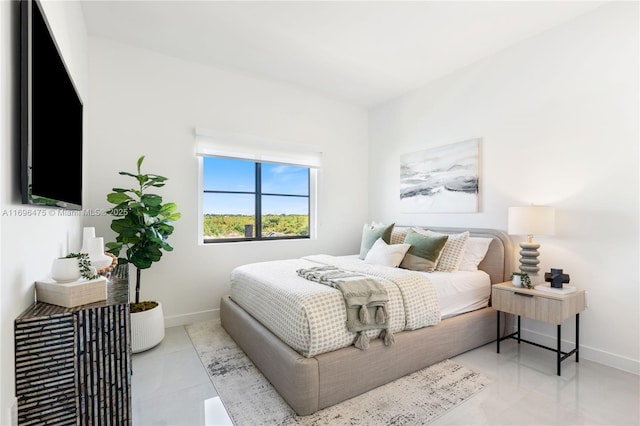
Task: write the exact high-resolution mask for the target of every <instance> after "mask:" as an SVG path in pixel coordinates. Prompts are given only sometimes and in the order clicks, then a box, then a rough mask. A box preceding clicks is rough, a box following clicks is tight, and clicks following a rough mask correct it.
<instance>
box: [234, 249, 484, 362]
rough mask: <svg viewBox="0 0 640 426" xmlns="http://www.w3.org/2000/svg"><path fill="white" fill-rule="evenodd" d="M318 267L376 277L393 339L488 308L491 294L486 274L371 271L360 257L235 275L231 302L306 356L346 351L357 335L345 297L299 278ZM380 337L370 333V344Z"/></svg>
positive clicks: (270, 265) (253, 268)
mask: <svg viewBox="0 0 640 426" xmlns="http://www.w3.org/2000/svg"><path fill="white" fill-rule="evenodd" d="M318 264H333V265H336V266H338V267H340V268H341V269H348V270H355V271H358V272H361V273H367V274H370V275H374V276H376V277H378V278H379V279H380V280H381V283H382V284H383V286H384V287H385V289H386V290H387V293H388V294H389V302H388V304H387V308H388V312H389V316H390V317H389V318H390V322H389V329H390V331H391V332H392V333H397V332H400V331H403V330H413V329H417V328H421V327H427V326H431V325H436V324H437V323H439V322H440V320H441V318H446V317H449V316H453V315H456V314H458V313H461V312H467V311H470V310H474V309H477V308H479V307H483V306H481V305H483V304H484V306H486V301H488V295H489V294H490V291H491V287H490V284H489V277H488V275H487V274H486V273H484V272H482V271H476V272H469V271H467V272H464V273H450V272H439V273H422V272H416V271H408V270H405V269H400V268H389V267H385V266H378V265H369V264H366V263H364V262H363V261H361V260H359V259H357V256H337V257H334V256H327V255H316V256H307V257H305V258H300V259H289V260H281V261H271V262H261V263H254V264H249V265H243V266H240V267H238V268H236V269H234V270H233V271H232V273H231V299H232V300H234V301H235V302H236V303H238V304H239V305H240V306H241V307H242V308H244V309H245V310H246V311H247V312H248V313H249V314H251V315H252V316H253V317H254V318H256V319H257V320H258V321H259V322H260V323H262V324H263V325H264V326H265V327H267V328H268V329H270V330H271V331H272V332H273V333H274V334H276V335H277V336H278V337H279V338H280V339H281V340H282V341H283V342H285V343H287V344H288V345H289V346H291V347H292V348H293V349H294V350H296V351H298V352H299V353H300V354H302V355H303V356H306V357H312V356H315V355H318V354H321V353H324V352H329V351H333V350H336V349H340V348H343V347H347V346H349V345H351V344H352V343H353V340H354V337H355V334H354V333H351V332H349V331H348V330H347V328H346V311H345V308H344V300H343V298H342V295H341V293H340V292H339V291H337V290H335V289H333V288H331V287H328V286H325V285H321V284H317V283H314V282H310V281H308V280H305V279H304V278H301V277H299V276H298V275H297V273H296V271H297V270H298V269H300V268H308V267H311V266H317V265H318ZM458 277H460V278H458ZM481 287H486V288H485V289H482V288H481ZM456 294H458V295H456ZM469 295H471V296H473V297H471V296H469ZM485 299H486V300H485ZM440 300H441V301H442V302H440ZM378 333H379V330H371V331H369V332H367V334H368V335H369V336H370V337H371V338H375V337H376V336H377V334H378Z"/></svg>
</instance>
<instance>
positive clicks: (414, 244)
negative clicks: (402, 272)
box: [400, 229, 449, 272]
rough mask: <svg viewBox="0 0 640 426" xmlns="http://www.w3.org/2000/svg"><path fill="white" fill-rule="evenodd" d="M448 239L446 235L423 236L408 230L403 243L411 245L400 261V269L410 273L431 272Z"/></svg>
mask: <svg viewBox="0 0 640 426" xmlns="http://www.w3.org/2000/svg"><path fill="white" fill-rule="evenodd" d="M448 238H449V236H448V235H424V234H421V233H418V232H416V231H414V230H413V229H410V230H409V231H408V232H407V236H406V237H405V238H404V242H405V244H411V247H410V248H409V251H407V254H405V256H404V259H402V263H401V264H400V267H401V268H405V269H411V270H412V271H425V272H433V271H434V270H435V268H436V264H437V263H438V258H439V257H440V253H442V249H444V245H445V244H446V243H447V239H448Z"/></svg>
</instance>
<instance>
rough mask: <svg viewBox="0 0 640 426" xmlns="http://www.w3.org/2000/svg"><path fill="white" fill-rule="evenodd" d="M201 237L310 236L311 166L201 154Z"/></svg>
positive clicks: (213, 239)
mask: <svg viewBox="0 0 640 426" xmlns="http://www.w3.org/2000/svg"><path fill="white" fill-rule="evenodd" d="M202 161H203V164H202V171H203V176H202V178H203V180H202V181H203V194H202V197H203V198H202V200H203V202H202V205H203V224H202V229H203V241H204V242H205V243H210V242H225V241H251V240H274V239H293V238H309V236H310V210H311V203H310V176H311V169H310V168H309V167H303V166H294V165H287V164H272V163H262V162H256V161H249V160H243V159H232V158H221V157H206V156H205V157H203V160H202Z"/></svg>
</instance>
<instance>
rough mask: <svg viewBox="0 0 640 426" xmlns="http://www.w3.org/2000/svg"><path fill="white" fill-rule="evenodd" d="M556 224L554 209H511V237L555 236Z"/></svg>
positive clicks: (545, 207)
mask: <svg viewBox="0 0 640 426" xmlns="http://www.w3.org/2000/svg"><path fill="white" fill-rule="evenodd" d="M555 222H556V221H555V209H554V208H553V207H549V206H526V207H509V227H508V232H509V234H511V235H553V234H555Z"/></svg>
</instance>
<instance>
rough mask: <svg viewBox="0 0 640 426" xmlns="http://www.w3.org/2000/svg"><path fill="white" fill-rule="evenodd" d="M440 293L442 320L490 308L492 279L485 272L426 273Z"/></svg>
mask: <svg viewBox="0 0 640 426" xmlns="http://www.w3.org/2000/svg"><path fill="white" fill-rule="evenodd" d="M424 274H425V275H427V276H428V277H429V279H430V280H431V283H432V284H433V285H434V287H435V288H436V291H437V293H438V301H439V302H440V314H441V315H442V319H445V318H450V317H453V316H456V315H460V314H464V313H465V312H471V311H475V310H476V309H480V308H485V307H487V306H489V297H490V296H491V278H490V277H489V274H487V273H486V272H484V271H480V270H478V271H458V272H424Z"/></svg>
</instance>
